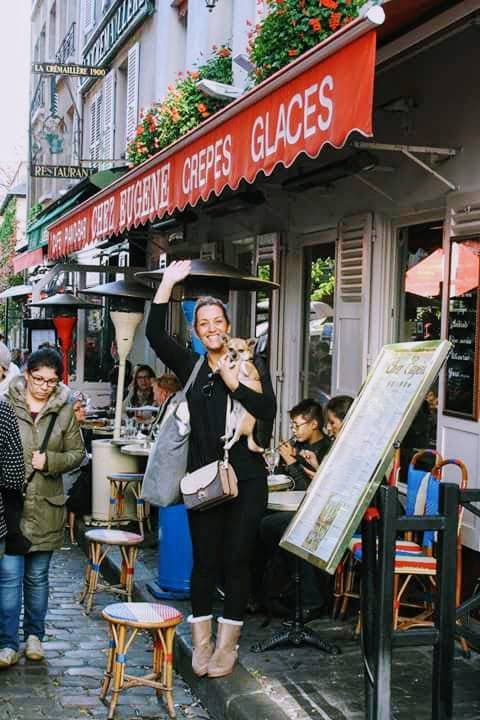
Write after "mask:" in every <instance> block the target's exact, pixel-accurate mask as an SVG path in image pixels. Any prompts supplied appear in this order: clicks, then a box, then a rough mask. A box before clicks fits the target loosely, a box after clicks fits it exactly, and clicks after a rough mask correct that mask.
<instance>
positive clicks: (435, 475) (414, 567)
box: [393, 459, 468, 653]
mask: <svg viewBox="0 0 480 720" xmlns="http://www.w3.org/2000/svg"><path fill="white" fill-rule="evenodd" d="M447 465H455V466H456V467H458V468H459V469H460V473H461V477H460V488H461V489H462V490H465V489H466V487H467V485H468V473H467V468H466V467H465V465H464V464H463V463H462V462H461V460H453V459H450V460H441V461H440V462H437V464H436V465H435V467H434V468H433V470H432V472H431V473H428V474H427V476H426V477H425V478H423V480H422V481H421V483H420V484H419V487H418V492H417V497H416V499H415V505H414V508H413V512H411V513H407V514H415V515H419V514H426V515H435V514H438V498H439V484H440V480H441V475H442V470H443V468H444V467H445V466H447ZM422 505H423V507H422ZM407 509H408V507H407ZM462 517H463V510H460V511H459V513H458V525H457V549H456V553H457V574H456V579H455V588H456V589H455V602H456V606H457V607H458V606H459V605H460V596H461V585H462V538H461V526H462ZM435 541H436V538H435V533H433V532H432V531H427V532H424V533H423V538H421V539H420V544H421V548H422V552H421V554H415V555H410V557H400V556H396V557H395V578H394V609H393V622H394V628H395V629H407V628H409V627H412V626H414V625H431V624H432V621H431V620H430V618H431V615H432V613H433V602H432V600H431V599H430V598H429V597H428V589H430V592H435V590H436V587H437V584H436V574H437V560H436V557H435ZM415 581H417V584H420V586H421V588H422V590H423V591H424V593H427V597H426V599H425V601H423V602H420V603H419V602H418V601H415V600H413V601H409V599H408V597H407V592H408V591H409V590H410V589H411V587H412V585H413V583H414V582H415ZM401 607H410V608H419V609H420V610H421V612H420V613H419V614H416V615H413V616H411V617H402V616H401V615H400V608H401ZM460 644H461V647H462V650H463V651H464V653H468V645H467V643H466V641H465V640H464V639H463V638H461V640H460Z"/></svg>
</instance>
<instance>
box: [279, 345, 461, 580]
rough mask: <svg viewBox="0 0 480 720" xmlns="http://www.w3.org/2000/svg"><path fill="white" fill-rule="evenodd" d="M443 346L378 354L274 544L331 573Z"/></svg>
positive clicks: (434, 369) (432, 376) (394, 347)
mask: <svg viewBox="0 0 480 720" xmlns="http://www.w3.org/2000/svg"><path fill="white" fill-rule="evenodd" d="M450 347H451V345H450V343H449V342H448V341H447V340H433V341H427V342H416V343H397V344H395V345H386V346H385V347H384V348H383V349H382V352H381V353H380V355H379V357H378V359H377V361H376V363H375V365H374V367H373V369H372V371H371V372H370V374H369V376H368V378H367V380H366V382H365V384H364V386H363V388H362V389H361V391H360V394H359V395H358V397H357V398H356V400H355V402H354V403H353V405H352V407H351V408H350V411H349V413H348V415H347V417H346V419H345V421H344V424H343V427H342V430H341V432H340V433H339V435H338V437H337V439H336V440H335V442H334V444H333V447H332V449H331V450H330V452H329V453H328V455H327V456H326V457H325V459H324V460H323V462H322V464H321V465H320V467H319V469H318V470H317V472H316V474H315V477H314V479H313V481H312V483H311V484H310V487H309V489H308V491H307V493H306V496H305V499H304V500H303V502H302V504H301V506H300V508H299V509H298V511H297V513H296V514H295V516H294V518H293V519H292V522H291V523H290V525H289V526H288V528H287V530H286V532H285V534H284V535H283V537H282V540H281V542H280V545H281V547H283V548H285V549H286V550H289V551H291V552H293V553H295V554H296V555H299V556H300V557H302V558H304V559H305V560H307V561H309V562H311V563H312V564H313V565H316V566H317V567H320V568H322V569H324V570H326V571H327V572H329V573H332V574H333V573H334V572H335V569H336V567H337V565H338V563H339V562H340V560H341V559H342V556H343V554H344V552H345V550H346V548H347V547H348V543H349V542H350V540H351V538H352V535H353V533H354V532H355V531H356V529H357V527H358V526H359V525H360V522H361V519H362V516H363V513H364V511H365V510H366V508H367V507H368V504H369V502H370V501H371V499H372V498H373V495H374V493H375V491H376V490H377V488H378V486H379V485H380V483H381V482H382V479H383V477H384V475H385V473H386V472H387V470H388V466H389V464H390V462H391V458H392V453H393V444H394V442H396V441H401V440H402V438H403V437H404V435H405V433H406V432H407V430H408V428H409V426H410V424H411V422H412V420H413V418H414V417H415V415H416V413H417V411H418V409H419V408H420V405H421V403H422V402H423V399H424V397H425V394H426V393H427V391H428V389H429V388H430V386H431V384H432V383H433V381H434V380H435V378H436V376H437V374H438V372H439V370H440V368H441V366H442V364H443V362H444V361H445V359H446V357H447V355H448V352H449V350H450Z"/></svg>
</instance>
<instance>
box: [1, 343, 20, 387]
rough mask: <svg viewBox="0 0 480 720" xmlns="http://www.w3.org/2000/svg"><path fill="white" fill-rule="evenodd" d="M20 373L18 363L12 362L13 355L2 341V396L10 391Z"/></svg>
mask: <svg viewBox="0 0 480 720" xmlns="http://www.w3.org/2000/svg"><path fill="white" fill-rule="evenodd" d="M17 375H20V370H19V369H18V367H17V365H15V363H14V362H12V355H11V353H10V350H9V349H8V347H7V346H6V345H5V343H3V342H0V397H2V396H3V395H5V394H6V393H7V391H8V386H9V385H10V383H11V382H12V380H13V378H14V377H17Z"/></svg>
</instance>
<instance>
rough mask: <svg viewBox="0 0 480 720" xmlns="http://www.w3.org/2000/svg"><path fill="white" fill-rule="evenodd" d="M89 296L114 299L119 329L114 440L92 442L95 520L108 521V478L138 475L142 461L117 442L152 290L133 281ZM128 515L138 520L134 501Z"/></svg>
mask: <svg viewBox="0 0 480 720" xmlns="http://www.w3.org/2000/svg"><path fill="white" fill-rule="evenodd" d="M81 292H82V293H83V294H85V295H96V296H97V297H105V298H109V299H110V317H111V319H112V323H113V325H114V328H115V340H116V343H117V348H118V359H119V367H118V384H117V396H116V401H115V421H114V431H113V440H94V441H93V443H92V465H93V472H92V486H93V487H92V517H93V518H95V519H96V520H107V519H108V509H109V497H110V488H109V485H108V482H107V476H108V475H110V474H111V473H116V472H137V471H138V458H135V457H129V456H127V455H122V454H121V453H120V449H119V447H118V445H117V444H116V442H115V441H118V440H119V439H120V431H121V424H122V406H123V390H124V387H125V368H126V360H127V356H128V353H129V352H130V350H131V349H132V345H133V341H134V338H135V333H136V331H137V328H138V326H139V325H140V323H141V322H142V320H143V311H144V305H145V300H150V299H151V297H152V291H151V289H150V288H148V287H146V286H145V285H141V284H140V283H137V282H135V281H134V280H130V279H123V280H116V281H115V282H109V283H103V284H102V285H95V287H92V288H85V289H84V290H82V291H81ZM125 510H126V513H125V514H126V516H128V517H130V515H131V517H132V519H134V518H135V517H136V515H135V504H134V502H133V499H132V498H130V497H128V498H125Z"/></svg>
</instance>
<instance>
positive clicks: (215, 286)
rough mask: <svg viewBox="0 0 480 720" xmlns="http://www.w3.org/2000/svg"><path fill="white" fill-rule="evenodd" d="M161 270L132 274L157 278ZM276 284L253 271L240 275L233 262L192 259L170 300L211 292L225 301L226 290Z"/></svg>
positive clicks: (162, 271)
mask: <svg viewBox="0 0 480 720" xmlns="http://www.w3.org/2000/svg"><path fill="white" fill-rule="evenodd" d="M163 273H164V270H163V269H158V270H147V271H142V272H138V273H136V277H138V278H145V279H148V280H155V281H157V282H160V281H161V279H162V277H163ZM278 287H279V285H278V284H277V283H274V282H272V281H271V280H262V279H261V278H258V277H254V276H253V275H243V274H242V273H241V272H240V270H238V269H237V268H236V267H233V265H227V264H226V263H221V262H217V261H216V260H192V269H191V270H190V274H189V275H188V276H187V277H186V278H185V280H183V282H181V283H178V284H177V285H176V286H175V287H174V289H173V295H172V300H180V301H181V300H196V299H197V298H199V297H201V296H202V295H214V296H215V297H218V298H220V299H221V300H222V301H224V302H228V294H229V292H230V290H277V289H278Z"/></svg>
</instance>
